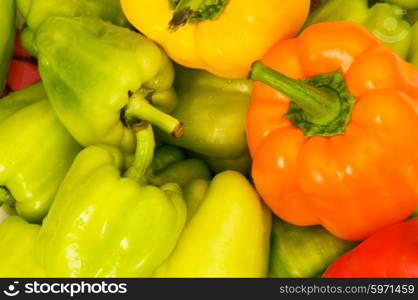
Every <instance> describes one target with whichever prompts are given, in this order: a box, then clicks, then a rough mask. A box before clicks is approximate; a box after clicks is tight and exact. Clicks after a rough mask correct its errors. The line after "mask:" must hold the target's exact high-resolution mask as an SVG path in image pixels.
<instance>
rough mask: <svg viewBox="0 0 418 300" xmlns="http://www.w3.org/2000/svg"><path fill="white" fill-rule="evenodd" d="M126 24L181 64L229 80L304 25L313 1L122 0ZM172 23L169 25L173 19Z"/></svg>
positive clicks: (246, 72) (243, 75) (244, 74)
mask: <svg viewBox="0 0 418 300" xmlns="http://www.w3.org/2000/svg"><path fill="white" fill-rule="evenodd" d="M121 3H122V8H123V11H124V13H125V15H126V17H127V18H128V20H129V21H130V22H131V23H132V24H133V25H134V26H135V27H136V28H137V29H138V30H139V31H140V32H142V33H143V34H145V35H146V36H147V37H148V38H150V39H152V40H154V41H156V42H157V43H159V44H160V45H161V46H163V47H164V48H165V50H166V51H167V53H168V55H169V56H170V57H171V58H172V59H173V60H174V61H176V62H177V63H179V64H181V65H183V66H186V67H189V68H197V69H204V70H206V71H209V72H211V73H213V74H215V75H217V76H221V77H225V78H242V77H245V76H246V75H247V74H248V71H249V68H250V66H251V64H252V63H253V62H254V61H256V60H258V59H260V58H261V57H262V56H263V55H264V53H265V52H266V51H267V50H268V49H270V48H271V47H272V46H273V45H274V44H276V43H277V42H278V41H280V40H283V39H286V38H289V37H291V36H293V35H295V34H296V33H297V32H298V31H299V29H300V28H301V26H302V25H303V24H304V22H305V19H306V17H307V15H308V12H309V8H310V1H309V0H280V1H277V0H259V1H254V0H217V1H214V0H121ZM170 20H171V21H170Z"/></svg>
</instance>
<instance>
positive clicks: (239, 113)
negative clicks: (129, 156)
mask: <svg viewBox="0 0 418 300" xmlns="http://www.w3.org/2000/svg"><path fill="white" fill-rule="evenodd" d="M174 86H175V88H176V91H177V97H178V104H177V106H176V107H175V109H174V111H173V112H172V113H171V114H172V115H173V116H174V117H176V118H178V119H179V120H181V121H182V122H183V123H184V124H185V132H184V135H183V136H182V137H180V138H173V137H172V136H170V135H169V134H167V133H165V132H162V131H161V130H159V131H157V136H158V138H159V139H161V140H162V141H164V142H166V143H169V144H173V145H176V146H180V147H183V148H185V149H187V150H189V151H191V152H193V153H194V154H195V155H197V156H199V157H201V158H203V159H206V160H207V161H208V163H209V164H210V165H211V166H212V170H213V171H215V172H219V171H224V170H227V169H234V170H239V171H241V170H248V168H249V165H250V160H249V156H248V153H247V140H246V135H245V122H246V112H247V109H248V107H249V105H250V103H251V92H252V82H251V81H249V80H244V79H242V80H230V79H223V78H219V77H216V76H214V75H212V74H210V73H208V72H205V71H201V70H192V69H186V68H183V67H180V66H176V79H175V85H174ZM225 162H228V164H225ZM222 166H224V167H222Z"/></svg>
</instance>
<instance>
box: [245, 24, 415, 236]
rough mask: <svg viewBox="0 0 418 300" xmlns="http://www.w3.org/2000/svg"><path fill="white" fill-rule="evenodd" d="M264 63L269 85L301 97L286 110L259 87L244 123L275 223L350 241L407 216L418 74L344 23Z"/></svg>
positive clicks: (312, 32)
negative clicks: (319, 228) (310, 227)
mask: <svg viewBox="0 0 418 300" xmlns="http://www.w3.org/2000/svg"><path fill="white" fill-rule="evenodd" d="M302 49H303V51H302ZM263 62H264V63H265V64H266V65H268V66H270V67H271V68H273V69H274V70H275V71H278V72H280V73H281V75H280V73H277V72H275V71H273V70H270V71H271V73H273V75H271V78H269V81H270V82H268V83H269V84H271V81H275V83H279V84H283V83H284V82H290V84H289V85H290V86H291V87H290V91H291V90H292V89H293V88H296V89H299V90H298V91H297V93H294V91H291V93H293V94H292V96H291V97H292V102H291V104H289V98H288V97H286V96H284V94H282V93H280V92H278V91H277V90H275V89H273V88H271V87H269V86H267V85H265V84H263V83H261V82H257V83H256V85H255V88H254V92H253V103H252V105H251V107H250V110H249V113H248V117H247V135H248V142H249V147H250V152H251V154H252V158H253V167H252V176H253V179H254V182H255V185H256V187H257V190H258V192H259V193H260V194H261V196H262V198H263V199H264V200H265V201H266V202H267V204H268V205H269V206H270V208H271V209H272V210H273V211H274V212H275V214H276V215H278V216H279V217H281V218H282V219H284V220H286V221H287V222H289V223H292V224H295V225H301V226H306V225H316V224H322V225H323V226H324V227H325V228H326V229H328V230H329V231H330V232H331V233H333V234H334V235H336V236H337V237H339V238H342V239H345V240H353V241H355V240H361V239H364V238H366V237H367V236H369V235H371V234H372V233H374V232H376V231H377V230H379V229H382V228H383V227H386V226H388V225H390V224H394V223H397V222H399V221H402V220H404V219H405V218H407V217H408V216H410V215H411V214H412V212H413V211H414V210H415V208H416V207H417V202H418V191H417V189H416V184H415V183H416V182H417V179H418V178H417V176H418V155H417V152H416V147H415V144H414V143H415V141H416V140H417V138H418V136H417V130H416V128H417V126H418V115H417V105H418V104H417V102H416V99H417V98H418V79H417V78H418V70H417V69H416V68H414V67H413V66H412V65H410V64H408V63H406V62H405V61H403V60H402V59H400V58H399V56H397V55H396V54H394V53H393V52H392V51H390V50H389V49H388V48H387V47H385V46H384V45H382V44H381V43H380V42H379V41H378V40H377V39H376V38H375V37H374V36H373V35H372V34H371V33H369V32H368V31H367V30H366V29H365V28H364V27H362V26H360V25H358V24H355V23H352V22H343V21H341V22H324V23H320V24H316V25H312V26H310V27H309V28H307V29H306V30H305V31H304V32H303V33H302V34H301V35H300V36H299V37H298V38H296V39H290V40H288V41H285V42H282V43H279V44H278V45H276V46H275V47H274V48H272V49H271V51H270V52H268V53H267V54H266V56H265V57H264V59H263ZM260 68H261V69H262V70H261V72H258V71H260ZM264 69H265V67H262V65H261V64H257V67H256V68H253V71H252V72H253V73H252V75H253V76H252V77H253V78H254V79H256V80H260V79H263V77H265V76H264V75H266V74H267V73H268V72H269V71H267V72H266V73H264ZM336 71H337V73H330V72H336ZM271 73H269V74H271ZM283 74H285V75H287V76H289V77H290V78H289V77H286V76H283ZM318 74H323V75H322V76H317V77H312V76H315V75H318ZM256 77H258V78H256ZM267 77H268V76H267ZM283 77H285V79H283ZM280 78H281V79H280ZM292 78H294V79H302V78H309V79H305V81H303V82H302V81H295V80H293V79H292ZM264 79H265V78H264ZM270 79H271V80H270ZM318 87H319V88H318ZM320 87H322V89H321V88H320ZM288 91H289V90H288ZM288 91H285V93H287V92H288ZM296 94H297V95H296ZM301 94H302V96H300V95H301ZM312 95H314V96H313V97H312ZM316 95H317V96H316ZM331 95H332V96H331ZM307 99H309V100H307ZM318 99H320V100H318ZM315 101H317V102H315ZM335 129H338V130H337V131H335V132H334V131H333V130H335Z"/></svg>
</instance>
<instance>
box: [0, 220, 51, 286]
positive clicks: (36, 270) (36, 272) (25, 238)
mask: <svg viewBox="0 0 418 300" xmlns="http://www.w3.org/2000/svg"><path fill="white" fill-rule="evenodd" d="M40 229H41V226H39V225H34V224H29V223H27V222H26V221H25V220H23V219H22V218H20V217H18V216H10V217H8V218H7V219H6V220H4V221H3V222H2V223H1V224H0V248H1V250H2V252H3V254H4V255H3V257H2V259H1V263H0V277H1V278H5V277H8V278H17V277H19V278H21V277H25V278H28V277H30V278H35V277H44V276H45V272H44V270H43V268H42V266H41V264H40V262H39V261H38V260H37V259H36V257H35V245H36V241H37V238H38V235H39V230H40Z"/></svg>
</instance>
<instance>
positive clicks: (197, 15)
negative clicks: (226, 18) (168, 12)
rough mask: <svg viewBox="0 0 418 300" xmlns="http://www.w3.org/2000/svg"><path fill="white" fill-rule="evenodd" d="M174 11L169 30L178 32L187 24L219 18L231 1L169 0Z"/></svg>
mask: <svg viewBox="0 0 418 300" xmlns="http://www.w3.org/2000/svg"><path fill="white" fill-rule="evenodd" d="M168 1H169V5H170V7H171V8H172V9H173V10H174V14H173V18H172V19H171V21H170V23H169V25H168V30H169V31H170V32H174V31H176V30H177V29H178V28H179V27H180V26H184V25H186V24H187V23H191V24H193V23H197V22H202V21H204V20H207V19H210V20H215V19H216V18H218V17H219V16H220V15H221V14H222V12H223V10H224V8H225V6H226V5H227V4H228V2H229V0H168Z"/></svg>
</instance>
